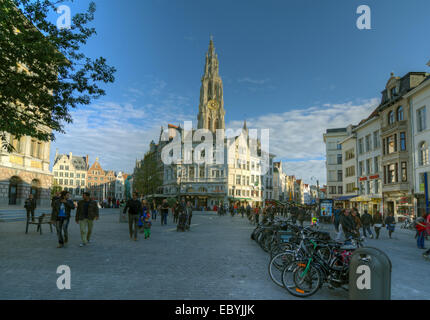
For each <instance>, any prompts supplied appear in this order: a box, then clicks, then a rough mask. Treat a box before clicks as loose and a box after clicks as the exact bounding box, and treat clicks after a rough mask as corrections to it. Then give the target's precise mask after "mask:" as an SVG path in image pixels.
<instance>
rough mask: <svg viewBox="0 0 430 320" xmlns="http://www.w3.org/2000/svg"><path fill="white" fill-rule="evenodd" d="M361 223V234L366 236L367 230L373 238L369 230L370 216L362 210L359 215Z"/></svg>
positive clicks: (371, 222)
mask: <svg viewBox="0 0 430 320" xmlns="http://www.w3.org/2000/svg"><path fill="white" fill-rule="evenodd" d="M361 223H362V224H363V235H364V236H365V237H367V233H366V231H367V232H369V235H370V238H371V239H373V233H372V230H370V226H371V225H372V224H373V218H372V216H371V215H370V214H369V213H368V212H367V210H364V213H363V214H362V215H361Z"/></svg>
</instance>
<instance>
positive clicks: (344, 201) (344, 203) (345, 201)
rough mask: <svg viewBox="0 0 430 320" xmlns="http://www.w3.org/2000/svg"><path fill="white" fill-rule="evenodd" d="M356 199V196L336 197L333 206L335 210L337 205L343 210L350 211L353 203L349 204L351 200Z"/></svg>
mask: <svg viewBox="0 0 430 320" xmlns="http://www.w3.org/2000/svg"><path fill="white" fill-rule="evenodd" d="M355 197H358V195H352V196H342V197H338V198H335V199H333V200H334V206H335V208H336V207H338V206H339V205H340V206H341V207H342V208H345V209H351V208H353V207H354V205H353V204H354V202H351V199H353V198H355Z"/></svg>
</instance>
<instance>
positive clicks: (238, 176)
mask: <svg viewBox="0 0 430 320" xmlns="http://www.w3.org/2000/svg"><path fill="white" fill-rule="evenodd" d="M241 179H242V177H241V176H240V175H239V174H238V175H236V184H240V181H241Z"/></svg>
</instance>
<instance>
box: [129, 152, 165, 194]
mask: <svg viewBox="0 0 430 320" xmlns="http://www.w3.org/2000/svg"><path fill="white" fill-rule="evenodd" d="M162 184H163V179H162V176H161V173H160V172H159V169H158V162H157V159H156V153H154V152H150V151H148V152H147V153H146V154H145V156H144V158H143V161H142V162H141V164H140V166H138V167H136V168H135V171H134V180H133V190H136V191H137V192H139V193H140V194H142V195H150V194H156V193H158V191H159V190H158V189H159V188H160V186H161V185H162Z"/></svg>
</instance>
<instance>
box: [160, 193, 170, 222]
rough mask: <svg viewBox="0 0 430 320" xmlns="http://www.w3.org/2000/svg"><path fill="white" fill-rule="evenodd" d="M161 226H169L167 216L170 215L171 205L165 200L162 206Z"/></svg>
mask: <svg viewBox="0 0 430 320" xmlns="http://www.w3.org/2000/svg"><path fill="white" fill-rule="evenodd" d="M160 211H161V225H162V226H163V225H167V216H168V215H169V204H168V203H167V200H166V199H164V200H163V203H162V205H161V209H160Z"/></svg>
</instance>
